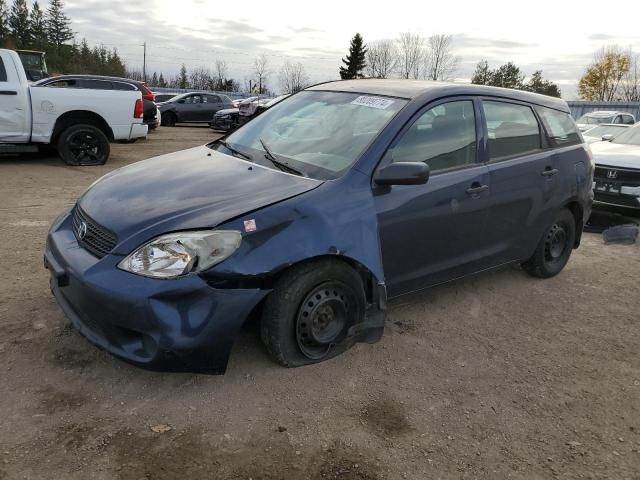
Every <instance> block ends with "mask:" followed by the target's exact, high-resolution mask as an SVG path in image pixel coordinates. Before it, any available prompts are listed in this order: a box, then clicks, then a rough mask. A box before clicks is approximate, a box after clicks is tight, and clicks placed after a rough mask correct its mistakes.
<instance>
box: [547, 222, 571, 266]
mask: <svg viewBox="0 0 640 480" xmlns="http://www.w3.org/2000/svg"><path fill="white" fill-rule="evenodd" d="M568 240H569V236H568V235H567V231H566V229H565V228H564V226H563V225H561V224H559V223H556V224H554V225H553V226H552V227H551V228H550V229H549V232H547V236H546V238H545V243H544V247H545V248H544V253H545V260H547V262H550V263H554V262H557V261H559V260H560V259H561V258H562V257H563V256H564V254H565V252H566V250H567V246H568Z"/></svg>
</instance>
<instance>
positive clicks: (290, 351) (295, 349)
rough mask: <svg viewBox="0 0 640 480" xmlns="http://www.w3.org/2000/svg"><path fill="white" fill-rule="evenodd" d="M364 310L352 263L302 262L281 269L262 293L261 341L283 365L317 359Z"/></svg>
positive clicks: (333, 352)
mask: <svg viewBox="0 0 640 480" xmlns="http://www.w3.org/2000/svg"><path fill="white" fill-rule="evenodd" d="M364 311H365V294H364V288H363V285H362V281H361V280H360V276H359V275H358V274H357V273H356V272H355V271H354V270H353V269H352V268H350V267H349V266H348V265H346V264H344V263H342V262H340V261H336V260H330V261H327V260H322V261H314V262H310V263H307V264H303V265H301V266H299V267H294V268H292V269H291V270H290V271H288V272H286V273H285V274H284V275H283V276H282V277H281V278H280V279H279V280H278V282H277V283H276V286H275V288H274V290H273V291H272V292H271V294H270V295H269V296H268V297H267V300H266V303H265V307H264V310H263V313H262V320H261V336H262V342H263V343H264V345H265V346H266V348H267V351H268V352H269V354H270V356H271V357H272V358H273V360H275V361H276V362H277V363H279V364H280V365H282V366H285V367H299V366H302V365H308V364H312V363H318V362H321V361H323V360H327V359H329V358H331V357H333V356H335V355H336V354H337V353H339V352H340V351H342V350H340V349H336V347H337V346H338V345H339V344H340V343H341V342H342V341H343V340H344V339H345V338H346V336H347V333H348V331H349V329H350V328H351V327H352V326H353V325H354V324H356V323H359V322H362V321H363V319H364Z"/></svg>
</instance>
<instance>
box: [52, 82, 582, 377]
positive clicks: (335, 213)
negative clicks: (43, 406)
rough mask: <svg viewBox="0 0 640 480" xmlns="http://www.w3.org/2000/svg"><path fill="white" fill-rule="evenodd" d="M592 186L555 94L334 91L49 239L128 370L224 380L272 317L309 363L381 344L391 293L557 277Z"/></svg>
mask: <svg viewBox="0 0 640 480" xmlns="http://www.w3.org/2000/svg"><path fill="white" fill-rule="evenodd" d="M592 178H593V164H592V161H591V156H590V152H589V149H588V147H586V146H585V144H584V143H583V140H582V137H581V135H580V133H579V132H578V130H577V127H576V124H575V123H574V121H573V120H572V119H571V117H570V114H569V109H568V107H567V104H566V103H565V102H564V101H562V100H560V99H555V98H550V97H546V96H541V95H537V94H532V93H527V92H521V91H514V90H506V89H499V88H492V87H484V86H473V85H462V84H446V83H430V82H423V81H409V80H348V81H340V82H330V83H325V84H320V85H316V86H313V87H311V88H308V89H306V90H303V91H302V92H299V93H297V94H295V95H292V96H291V97H289V98H288V99H286V100H284V101H282V102H280V103H279V104H277V105H275V106H274V107H273V108H271V109H269V110H267V111H266V112H264V113H263V114H262V115H260V116H258V117H256V118H255V119H253V120H252V121H250V122H249V123H247V124H246V125H244V126H242V127H241V128H240V129H238V130H236V131H235V132H233V133H232V134H230V135H228V136H227V137H224V138H222V139H220V140H218V141H215V142H213V143H211V144H209V145H205V146H201V147H197V148H192V149H189V150H184V151H181V152H177V153H172V154H168V155H163V156H160V157H157V158H152V159H149V160H146V161H142V162H139V163H135V164H133V165H129V166H127V167H124V168H121V169H119V170H115V171H113V172H111V173H109V174H107V175H106V176H104V177H102V178H101V179H99V180H98V181H97V182H95V183H94V184H93V185H92V186H91V187H90V188H89V189H88V190H87V191H86V192H85V193H84V194H83V195H82V196H81V197H80V199H79V200H78V201H77V203H76V204H75V206H74V207H73V208H72V209H70V210H69V211H67V212H64V213H63V214H61V215H60V216H59V217H58V218H57V219H56V220H55V221H54V223H53V224H52V226H51V229H50V232H49V235H48V238H47V246H46V252H45V265H46V267H47V268H48V269H49V271H50V274H51V288H52V291H53V293H54V295H55V298H56V299H57V301H58V303H59V304H60V306H61V307H62V309H63V310H64V312H65V314H66V315H67V316H68V317H69V318H70V320H71V322H72V323H73V325H74V326H75V327H76V328H77V329H78V330H79V331H80V333H82V334H83V335H84V336H85V337H86V338H87V339H88V340H89V341H91V342H93V343H94V344H96V345H98V346H99V347H101V348H103V349H105V350H107V351H109V352H111V353H112V354H114V355H115V356H117V357H119V358H121V359H124V360H126V361H129V362H132V363H135V364H137V365H140V366H144V367H147V368H151V369H162V370H174V371H190V372H206V373H214V374H221V373H224V372H225V369H226V366H227V361H228V358H229V354H230V351H231V348H232V345H233V342H234V339H235V338H236V335H237V334H238V331H239V330H240V328H241V326H242V325H243V323H244V322H245V321H246V320H247V318H249V317H253V316H259V318H260V322H261V336H262V340H263V342H264V344H265V346H266V349H267V350H268V352H269V354H270V355H271V357H272V358H273V359H274V360H275V361H276V362H278V363H279V364H281V365H284V366H287V367H296V366H301V365H305V364H311V363H315V362H319V361H323V360H326V359H328V358H331V357H333V356H335V355H337V354H339V353H340V352H343V351H345V350H346V349H347V348H349V347H350V346H352V345H353V344H354V343H355V342H368V343H373V342H375V341H377V340H379V339H380V337H381V335H382V333H383V328H384V323H385V309H386V305H387V300H388V299H390V298H393V297H398V296H400V295H404V294H407V293H410V292H415V291H418V290H421V289H424V288H427V287H430V286H433V285H437V284H441V283H443V282H448V281H451V280H455V279H458V278H461V277H465V276H467V275H471V274H476V273H478V272H483V271H486V270H490V269H493V268H496V267H501V266H505V265H510V264H514V263H515V264H521V265H522V267H523V270H524V271H525V272H527V273H528V274H530V275H532V276H534V277H540V278H546V277H552V276H554V275H556V274H558V273H559V272H560V271H561V270H562V269H563V268H564V266H565V265H566V263H567V261H568V260H569V256H570V255H571V252H572V250H573V249H574V248H577V247H578V245H579V243H580V237H581V232H582V228H583V225H584V222H585V221H586V219H588V217H589V214H590V211H591V204H592V199H593V194H592V190H591V185H592Z"/></svg>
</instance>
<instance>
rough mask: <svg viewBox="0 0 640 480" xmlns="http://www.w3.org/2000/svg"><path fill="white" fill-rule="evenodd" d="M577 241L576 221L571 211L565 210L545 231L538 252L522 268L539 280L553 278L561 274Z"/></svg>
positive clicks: (537, 248)
mask: <svg viewBox="0 0 640 480" xmlns="http://www.w3.org/2000/svg"><path fill="white" fill-rule="evenodd" d="M575 240H576V220H575V218H574V217H573V215H572V214H571V212H570V211H569V210H566V209H563V210H561V211H560V212H559V213H558V214H557V215H556V218H555V220H554V221H553V222H552V223H551V225H550V226H549V227H548V228H547V229H546V230H545V232H544V235H543V236H542V238H541V239H540V242H539V243H538V246H537V247H536V251H535V252H534V254H533V255H532V256H531V258H530V259H529V260H527V261H526V262H524V263H522V268H523V269H524V271H525V272H527V273H528V274H529V275H531V276H533V277H537V278H551V277H554V276H556V275H557V274H559V273H560V272H561V271H562V269H563V268H564V267H565V265H566V264H567V262H568V261H569V257H570V256H571V251H572V250H573V245H574V243H575Z"/></svg>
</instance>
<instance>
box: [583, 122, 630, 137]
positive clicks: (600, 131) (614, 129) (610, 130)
mask: <svg viewBox="0 0 640 480" xmlns="http://www.w3.org/2000/svg"><path fill="white" fill-rule="evenodd" d="M626 129H627V127H624V126H622V125H600V126H598V127H593V128H590V129H589V130H587V131H586V132H584V133H583V135H585V136H587V137H602V136H603V135H618V134H619V133H620V132H622V131H623V130H626Z"/></svg>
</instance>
